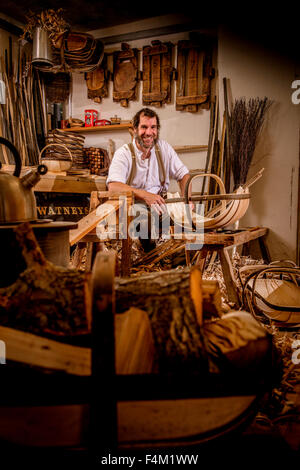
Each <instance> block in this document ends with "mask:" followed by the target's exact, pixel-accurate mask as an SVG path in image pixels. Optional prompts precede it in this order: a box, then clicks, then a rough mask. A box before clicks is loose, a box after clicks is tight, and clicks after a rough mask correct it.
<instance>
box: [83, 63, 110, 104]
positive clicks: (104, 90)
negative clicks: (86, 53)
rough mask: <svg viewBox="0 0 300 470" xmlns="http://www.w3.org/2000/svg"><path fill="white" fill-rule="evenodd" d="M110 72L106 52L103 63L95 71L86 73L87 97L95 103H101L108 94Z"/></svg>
mask: <svg viewBox="0 0 300 470" xmlns="http://www.w3.org/2000/svg"><path fill="white" fill-rule="evenodd" d="M109 76H110V72H109V70H108V69H107V55H106V54H104V57H103V60H102V63H101V64H100V65H99V67H97V69H96V70H94V71H93V72H88V73H86V74H85V80H86V86H87V89H88V93H87V97H88V98H89V99H91V100H94V101H95V103H101V101H102V98H105V97H106V96H108V80H109Z"/></svg>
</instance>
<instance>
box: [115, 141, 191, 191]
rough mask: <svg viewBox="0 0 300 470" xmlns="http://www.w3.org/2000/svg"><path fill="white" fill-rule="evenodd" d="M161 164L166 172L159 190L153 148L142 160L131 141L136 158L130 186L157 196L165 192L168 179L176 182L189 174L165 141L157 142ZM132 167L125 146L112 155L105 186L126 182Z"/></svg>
mask: <svg viewBox="0 0 300 470" xmlns="http://www.w3.org/2000/svg"><path fill="white" fill-rule="evenodd" d="M158 145H159V147H160V151H161V156H162V160H163V164H164V167H165V170H166V181H165V184H164V187H163V188H161V185H160V179H159V167H158V162H157V158H156V155H155V148H154V147H153V148H152V149H151V154H150V157H149V158H146V159H145V160H144V159H142V155H143V152H142V151H141V150H139V149H138V148H137V146H136V143H135V140H134V141H133V146H134V151H135V156H136V175H135V176H134V179H133V181H132V183H131V186H132V187H134V188H138V189H144V190H145V191H148V192H149V193H153V194H158V193H159V192H160V190H161V189H163V191H167V189H168V187H169V184H170V179H175V180H176V181H179V180H181V179H182V178H183V177H184V175H186V174H187V173H189V170H188V169H187V167H186V166H185V165H184V164H183V163H182V161H181V160H180V158H179V157H178V155H177V153H176V152H175V150H174V149H173V148H172V147H171V145H169V144H168V142H166V141H165V140H160V139H159V140H158ZM131 166H132V155H131V152H130V150H129V147H128V145H127V144H125V145H123V146H122V147H120V148H119V149H118V150H117V151H116V152H115V154H114V157H113V159H112V162H111V164H110V167H109V172H108V177H107V180H106V184H108V183H112V182H113V181H115V182H118V183H125V184H126V182H127V180H128V178H129V175H130V171H131Z"/></svg>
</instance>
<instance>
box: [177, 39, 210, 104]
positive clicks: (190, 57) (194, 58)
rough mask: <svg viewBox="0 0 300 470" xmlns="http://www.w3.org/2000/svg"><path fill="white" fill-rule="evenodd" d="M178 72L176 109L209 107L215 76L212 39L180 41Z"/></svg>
mask: <svg viewBox="0 0 300 470" xmlns="http://www.w3.org/2000/svg"><path fill="white" fill-rule="evenodd" d="M177 72H178V78H177V88H176V110H177V111H189V112H197V111H198V110H199V109H209V107H210V92H211V79H212V78H213V69H212V44H211V41H210V40H208V39H207V38H201V40H200V39H198V40H197V41H179V42H178V46H177Z"/></svg>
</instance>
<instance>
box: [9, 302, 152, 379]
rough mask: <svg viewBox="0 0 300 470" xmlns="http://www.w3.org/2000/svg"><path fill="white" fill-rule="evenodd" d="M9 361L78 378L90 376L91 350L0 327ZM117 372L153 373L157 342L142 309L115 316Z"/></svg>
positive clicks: (134, 309)
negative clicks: (154, 340)
mask: <svg viewBox="0 0 300 470" xmlns="http://www.w3.org/2000/svg"><path fill="white" fill-rule="evenodd" d="M0 338H1V340H2V341H4V343H5V358H6V361H13V362H16V363H22V364H28V365H30V366H35V367H42V368H45V369H49V370H52V371H61V372H66V373H68V374H74V375H79V376H89V375H91V348H87V347H79V346H73V345H69V344H65V343H60V342H58V341H54V340H52V339H48V338H44V337H42V336H38V335H35V334H32V333H27V332H24V331H20V330H16V329H13V328H8V327H5V326H0ZM115 344H116V346H115V347H116V373H117V374H120V375H126V374H145V373H150V372H152V368H153V361H154V343H153V337H152V332H151V326H150V322H149V318H148V315H147V314H146V313H145V312H143V311H142V310H140V309H137V308H130V309H129V310H128V312H125V313H124V314H120V315H116V316H115Z"/></svg>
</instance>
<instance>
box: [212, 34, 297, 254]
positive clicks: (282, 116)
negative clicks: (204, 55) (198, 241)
mask: <svg viewBox="0 0 300 470" xmlns="http://www.w3.org/2000/svg"><path fill="white" fill-rule="evenodd" d="M218 70H219V84H220V96H223V95H222V93H223V92H222V88H221V85H222V79H223V77H227V78H229V79H230V90H231V92H232V98H233V99H235V98H240V97H243V96H245V97H246V98H247V99H248V98H250V97H257V96H258V97H260V98H263V97H265V96H267V97H268V98H270V99H271V100H274V104H273V106H272V108H271V109H270V112H269V115H268V119H267V122H266V126H265V128H264V130H263V132H262V135H261V137H260V139H259V142H258V145H257V148H256V151H255V153H254V157H253V162H252V165H251V167H250V170H249V176H250V177H251V176H252V175H253V174H255V173H256V172H257V171H258V170H259V169H260V168H263V167H264V168H265V171H264V174H263V177H262V178H261V179H260V180H259V181H258V182H257V183H256V184H255V185H254V186H252V188H251V194H252V199H251V203H250V208H249V210H248V211H247V213H246V215H245V216H244V218H243V219H242V221H241V225H243V226H246V225H249V226H256V225H260V226H265V227H268V228H269V235H268V246H269V249H270V252H271V257H272V259H274V260H275V259H284V258H290V259H293V260H295V259H296V233H297V210H298V209H297V204H298V201H297V198H298V196H297V195H298V189H297V188H298V165H299V121H300V105H298V106H297V105H294V104H293V103H292V101H291V94H292V91H293V90H292V89H291V83H292V81H293V80H294V79H295V70H296V68H295V64H294V63H293V61H292V60H290V59H288V58H287V57H283V56H281V55H280V54H278V53H276V52H275V51H274V50H270V49H269V48H268V49H266V48H264V47H262V46H259V45H257V44H256V45H254V44H253V43H250V42H248V41H246V40H243V39H241V37H236V36H235V35H234V34H232V33H230V32H229V31H228V30H227V31H226V29H225V28H222V29H220V31H219V45H218ZM222 104H223V102H222V99H221V105H222Z"/></svg>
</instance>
